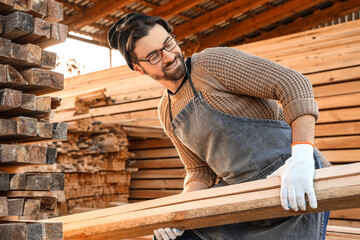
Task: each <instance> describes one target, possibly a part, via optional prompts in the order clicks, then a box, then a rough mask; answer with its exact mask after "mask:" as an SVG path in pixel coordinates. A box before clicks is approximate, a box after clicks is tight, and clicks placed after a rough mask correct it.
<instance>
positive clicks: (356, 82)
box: [54, 20, 360, 239]
mask: <svg viewBox="0 0 360 240" xmlns="http://www.w3.org/2000/svg"><path fill="white" fill-rule="evenodd" d="M237 48H238V49H240V50H243V51H245V52H248V53H250V54H254V55H258V56H262V57H265V58H269V59H271V60H273V61H276V62H278V63H280V64H283V65H285V66H288V67H290V68H293V69H295V70H297V71H299V72H301V73H303V74H304V75H306V76H307V77H309V79H310V80H311V81H312V83H313V86H314V93H315V98H316V100H317V103H318V105H319V109H320V118H319V120H318V121H317V124H316V139H315V145H316V146H317V147H318V148H319V149H320V150H322V152H323V154H324V155H325V156H326V157H327V158H328V159H329V160H330V162H331V163H332V164H346V163H352V162H359V161H360V20H357V21H353V22H348V23H344V24H339V25H335V26H331V27H326V28H321V29H315V30H310V31H306V32H302V33H296V34H291V35H287V36H284V37H279V38H274V39H270V40H265V41H261V42H256V43H251V44H245V45H241V46H238V47H237ZM95 90H100V91H101V92H102V93H103V94H104V96H107V97H109V98H110V99H111V102H110V103H109V102H108V103H106V104H104V103H101V102H99V104H97V105H93V107H91V108H90V109H89V110H88V111H87V112H85V113H81V114H78V115H75V116H74V113H75V111H76V109H75V107H74V104H75V102H76V101H78V100H77V99H76V97H77V96H78V95H81V94H86V93H89V92H91V91H95ZM163 90H164V88H163V87H161V86H160V85H159V84H158V83H156V82H155V81H153V80H151V79H149V78H148V77H146V76H139V75H137V73H135V72H131V71H130V70H129V69H128V68H127V67H126V66H123V67H118V68H113V69H109V70H105V71H101V72H97V73H92V74H87V75H83V76H79V77H74V78H71V79H67V80H66V81H65V90H64V91H63V92H59V93H56V95H54V96H61V97H63V98H64V100H63V101H64V104H63V105H62V107H61V108H59V109H58V110H57V112H56V115H55V118H54V121H67V122H69V123H70V125H71V124H75V123H76V121H77V120H78V119H88V118H91V119H93V120H95V121H102V122H105V123H106V122H118V123H121V124H123V126H124V130H125V131H127V132H128V134H129V137H130V147H129V149H130V151H131V152H132V153H133V156H132V157H131V159H130V161H129V164H128V166H129V167H131V168H137V169H138V171H137V172H135V173H133V174H132V181H131V191H130V200H131V201H133V202H135V201H141V200H146V199H152V198H157V197H162V196H168V195H172V194H175V193H179V192H181V189H182V183H183V177H184V176H185V171H184V169H183V167H182V164H181V162H180V159H179V158H178V155H177V153H176V150H175V149H174V147H173V145H172V144H171V141H170V140H169V139H167V138H166V136H164V133H163V131H162V130H161V128H160V125H159V121H158V117H157V113H156V106H157V103H158V101H159V98H160V96H161V94H162V92H163ZM331 218H332V220H331V222H330V223H331V224H335V225H338V226H343V227H360V221H359V220H360V209H353V210H347V211H336V212H335V211H334V212H332V214H331ZM339 231H340V230H338V229H337V230H336V231H335V230H334V231H333V232H331V231H329V233H328V238H329V239H334V238H335V237H337V236H339V234H340V235H341V234H342V235H344V234H345V235H346V231H347V230H343V231H344V232H341V231H340V233H339ZM342 235H341V236H342Z"/></svg>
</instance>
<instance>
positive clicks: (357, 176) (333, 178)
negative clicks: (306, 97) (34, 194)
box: [51, 163, 360, 240]
mask: <svg viewBox="0 0 360 240" xmlns="http://www.w3.org/2000/svg"><path fill="white" fill-rule="evenodd" d="M280 182H281V180H280V178H279V177H276V178H271V179H264V180H258V181H254V182H247V183H241V184H235V185H229V186H224V187H219V188H213V189H207V190H200V191H194V192H188V193H184V194H180V195H174V196H170V197H165V198H160V199H156V200H150V201H145V202H141V203H136V204H129V205H124V206H120V207H114V208H108V209H104V210H97V211H93V212H90V213H83V214H75V215H70V216H65V217H59V218H54V219H52V220H51V221H61V222H63V227H64V237H65V239H114V240H115V239H122V238H130V237H136V236H142V235H147V234H151V233H152V232H153V230H154V229H158V228H163V227H176V228H179V229H183V230H184V229H195V228H202V227H209V226H217V225H224V224H231V223H237V222H247V221H255V220H260V219H267V218H275V217H284V216H292V215H298V214H304V213H311V212H323V211H328V210H330V209H343V208H352V207H359V206H360V201H359V200H360V163H356V164H351V165H346V166H337V167H330V168H324V169H320V170H316V173H315V177H314V188H315V192H316V196H317V200H318V207H317V209H311V208H310V207H308V208H307V210H306V211H305V212H302V211H298V212H295V211H293V210H290V211H286V210H284V209H283V208H282V207H281V204H280Z"/></svg>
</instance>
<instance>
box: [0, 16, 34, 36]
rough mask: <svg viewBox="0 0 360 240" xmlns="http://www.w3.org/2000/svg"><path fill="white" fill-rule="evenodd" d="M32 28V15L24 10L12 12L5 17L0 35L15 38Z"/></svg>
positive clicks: (27, 32) (31, 30) (30, 30)
mask: <svg viewBox="0 0 360 240" xmlns="http://www.w3.org/2000/svg"><path fill="white" fill-rule="evenodd" d="M33 30H34V21H33V17H32V16H31V15H30V14H27V13H24V12H20V11H18V12H14V13H11V14H9V15H7V16H6V17H5V28H4V31H3V34H2V35H1V37H4V38H7V39H16V38H18V37H21V36H24V35H26V34H29V33H32V32H33Z"/></svg>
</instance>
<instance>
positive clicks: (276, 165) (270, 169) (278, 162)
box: [232, 154, 290, 184]
mask: <svg viewBox="0 0 360 240" xmlns="http://www.w3.org/2000/svg"><path fill="white" fill-rule="evenodd" d="M289 157H290V156H289V155H287V154H281V155H280V157H279V158H277V159H276V160H275V161H274V162H273V163H271V164H270V165H268V166H267V167H265V168H263V169H261V170H260V171H259V172H257V173H256V174H254V175H252V176H251V177H248V178H246V179H242V180H238V181H234V182H233V183H232V184H237V183H242V182H250V181H255V180H259V179H264V178H266V176H268V175H270V174H271V173H273V172H275V171H276V170H277V169H278V168H279V167H281V166H282V165H284V163H285V162H286V160H287V159H288V158H289Z"/></svg>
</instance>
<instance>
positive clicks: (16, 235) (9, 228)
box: [0, 223, 26, 240]
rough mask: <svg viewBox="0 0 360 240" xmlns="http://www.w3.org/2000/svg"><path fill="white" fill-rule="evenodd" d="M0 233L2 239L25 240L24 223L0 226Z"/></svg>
mask: <svg viewBox="0 0 360 240" xmlns="http://www.w3.org/2000/svg"><path fill="white" fill-rule="evenodd" d="M0 232H1V237H2V238H3V239H14V240H26V224H25V223H5V224H0Z"/></svg>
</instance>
